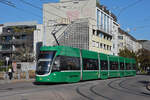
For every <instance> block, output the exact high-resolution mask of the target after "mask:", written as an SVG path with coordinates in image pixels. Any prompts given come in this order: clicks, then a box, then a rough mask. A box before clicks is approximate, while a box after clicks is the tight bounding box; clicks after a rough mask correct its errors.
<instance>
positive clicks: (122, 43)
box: [118, 28, 142, 52]
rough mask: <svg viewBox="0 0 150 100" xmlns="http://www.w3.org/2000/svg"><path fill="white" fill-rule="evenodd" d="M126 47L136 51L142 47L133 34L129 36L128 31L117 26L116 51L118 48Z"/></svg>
mask: <svg viewBox="0 0 150 100" xmlns="http://www.w3.org/2000/svg"><path fill="white" fill-rule="evenodd" d="M125 47H126V48H127V49H129V50H131V51H134V52H137V51H138V50H139V49H141V48H142V44H141V43H140V42H139V41H137V40H136V39H135V38H134V37H133V36H131V35H130V34H129V33H128V32H125V31H124V30H122V29H121V28H119V33H118V51H119V50H120V49H124V48H125Z"/></svg>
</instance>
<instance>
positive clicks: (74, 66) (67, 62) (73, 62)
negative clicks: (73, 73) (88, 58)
mask: <svg viewBox="0 0 150 100" xmlns="http://www.w3.org/2000/svg"><path fill="white" fill-rule="evenodd" d="M60 70H80V58H77V57H68V56H60Z"/></svg>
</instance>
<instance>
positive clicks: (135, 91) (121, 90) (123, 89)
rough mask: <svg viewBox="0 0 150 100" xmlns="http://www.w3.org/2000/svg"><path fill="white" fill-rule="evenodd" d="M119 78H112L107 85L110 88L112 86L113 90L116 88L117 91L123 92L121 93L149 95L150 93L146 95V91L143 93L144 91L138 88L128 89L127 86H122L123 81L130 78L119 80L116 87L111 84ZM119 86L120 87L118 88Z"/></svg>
mask: <svg viewBox="0 0 150 100" xmlns="http://www.w3.org/2000/svg"><path fill="white" fill-rule="evenodd" d="M119 80H120V79H117V80H113V81H111V82H109V83H108V84H107V86H108V87H110V88H112V89H114V90H117V91H119V92H123V93H127V94H132V95H136V96H144V97H145V96H146V97H150V95H148V93H144V92H141V91H138V90H133V89H129V88H127V87H124V86H123V85H122V84H123V83H124V82H126V81H129V80H130V79H124V80H122V81H120V82H119V83H118V87H116V86H113V84H114V83H115V82H117V81H119ZM132 80H133V79H132ZM119 88H121V89H119Z"/></svg>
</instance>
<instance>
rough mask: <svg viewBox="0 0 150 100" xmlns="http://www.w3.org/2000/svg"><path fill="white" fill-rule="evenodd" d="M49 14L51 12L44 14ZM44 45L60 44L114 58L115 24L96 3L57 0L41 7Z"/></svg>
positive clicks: (95, 1) (114, 17) (113, 19)
mask: <svg viewBox="0 0 150 100" xmlns="http://www.w3.org/2000/svg"><path fill="white" fill-rule="evenodd" d="M47 11H51V13H49V12H47ZM43 16H44V17H43V18H44V19H43V23H44V26H45V39H44V40H45V41H44V45H47V46H52V45H57V44H56V42H55V39H54V37H53V35H52V34H55V36H56V38H57V40H58V42H59V44H60V45H67V46H71V47H77V48H81V49H88V50H92V51H96V52H102V53H106V54H114V55H116V53H117V51H116V50H115V49H116V48H117V47H116V48H115V47H114V48H113V45H116V46H117V43H118V42H116V40H113V39H116V37H117V31H118V29H117V28H118V27H119V24H118V23H117V18H116V16H115V15H114V14H113V13H111V12H110V11H109V10H107V8H106V7H105V6H103V5H100V4H99V2H98V0H60V2H58V3H46V4H44V5H43Z"/></svg>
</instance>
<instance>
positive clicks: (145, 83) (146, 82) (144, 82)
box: [138, 81, 149, 85]
mask: <svg viewBox="0 0 150 100" xmlns="http://www.w3.org/2000/svg"><path fill="white" fill-rule="evenodd" d="M138 82H139V83H142V84H144V85H147V84H148V83H149V81H138Z"/></svg>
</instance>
